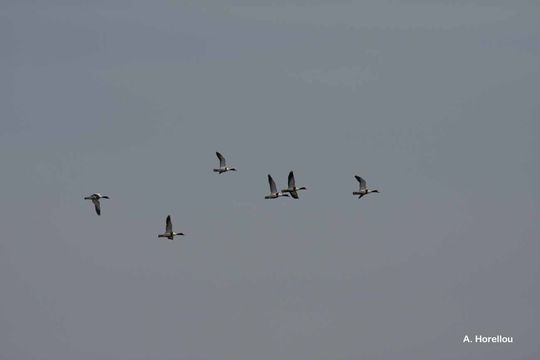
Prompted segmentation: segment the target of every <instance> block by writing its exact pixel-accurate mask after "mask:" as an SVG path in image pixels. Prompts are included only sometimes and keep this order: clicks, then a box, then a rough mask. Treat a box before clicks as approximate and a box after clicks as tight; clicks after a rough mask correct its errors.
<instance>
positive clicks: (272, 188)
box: [268, 174, 277, 194]
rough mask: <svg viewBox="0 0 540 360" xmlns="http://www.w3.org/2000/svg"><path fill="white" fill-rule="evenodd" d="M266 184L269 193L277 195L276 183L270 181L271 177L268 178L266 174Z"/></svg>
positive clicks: (272, 180)
mask: <svg viewBox="0 0 540 360" xmlns="http://www.w3.org/2000/svg"><path fill="white" fill-rule="evenodd" d="M268 184H270V193H272V194H275V193H277V188H276V183H275V182H274V179H272V176H270V174H268Z"/></svg>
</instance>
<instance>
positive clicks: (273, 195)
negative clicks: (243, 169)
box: [264, 174, 289, 199]
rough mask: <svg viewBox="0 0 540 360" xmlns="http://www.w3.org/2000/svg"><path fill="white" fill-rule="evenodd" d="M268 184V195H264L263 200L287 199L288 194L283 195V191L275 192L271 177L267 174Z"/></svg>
mask: <svg viewBox="0 0 540 360" xmlns="http://www.w3.org/2000/svg"><path fill="white" fill-rule="evenodd" d="M268 184H269V185H270V195H266V196H265V197H264V198H265V199H277V198H278V197H283V196H286V197H289V195H288V194H284V193H283V191H277V187H276V183H275V182H274V179H272V176H270V174H268Z"/></svg>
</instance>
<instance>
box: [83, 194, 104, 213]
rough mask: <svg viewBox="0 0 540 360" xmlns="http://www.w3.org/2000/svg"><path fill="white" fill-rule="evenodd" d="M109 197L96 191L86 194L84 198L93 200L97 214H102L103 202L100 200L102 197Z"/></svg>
mask: <svg viewBox="0 0 540 360" xmlns="http://www.w3.org/2000/svg"><path fill="white" fill-rule="evenodd" d="M108 198H109V197H108V196H107V195H101V194H100V193H95V194H92V195H90V196H86V197H85V198H84V200H92V203H94V208H95V209H96V214H98V215H101V203H100V202H99V200H100V199H108Z"/></svg>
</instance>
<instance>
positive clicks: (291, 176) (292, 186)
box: [281, 171, 307, 199]
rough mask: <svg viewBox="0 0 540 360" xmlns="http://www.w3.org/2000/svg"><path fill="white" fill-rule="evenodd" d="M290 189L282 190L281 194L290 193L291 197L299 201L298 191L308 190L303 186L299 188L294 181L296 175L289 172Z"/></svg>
mask: <svg viewBox="0 0 540 360" xmlns="http://www.w3.org/2000/svg"><path fill="white" fill-rule="evenodd" d="M288 186H289V187H288V188H287V189H283V190H281V192H283V193H285V192H288V193H289V194H291V197H292V198H293V199H298V191H299V190H307V188H306V187H305V186H302V187H297V186H296V181H295V180H294V174H293V172H292V171H291V172H289V178H288Z"/></svg>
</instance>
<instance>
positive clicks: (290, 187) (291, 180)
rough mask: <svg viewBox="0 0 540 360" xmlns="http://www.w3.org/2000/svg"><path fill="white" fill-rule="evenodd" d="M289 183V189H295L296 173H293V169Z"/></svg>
mask: <svg viewBox="0 0 540 360" xmlns="http://www.w3.org/2000/svg"><path fill="white" fill-rule="evenodd" d="M288 184H289V189H294V187H295V186H296V185H295V181H294V174H293V172H292V171H291V172H290V173H289V182H288Z"/></svg>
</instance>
